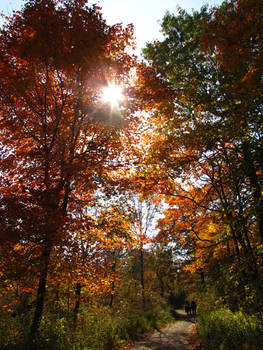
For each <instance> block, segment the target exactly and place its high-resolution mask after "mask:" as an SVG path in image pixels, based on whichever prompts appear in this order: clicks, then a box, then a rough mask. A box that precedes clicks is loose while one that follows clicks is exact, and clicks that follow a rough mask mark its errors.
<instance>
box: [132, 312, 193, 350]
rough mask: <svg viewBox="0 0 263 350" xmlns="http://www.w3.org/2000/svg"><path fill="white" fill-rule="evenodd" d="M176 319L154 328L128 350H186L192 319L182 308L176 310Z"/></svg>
mask: <svg viewBox="0 0 263 350" xmlns="http://www.w3.org/2000/svg"><path fill="white" fill-rule="evenodd" d="M176 313H177V314H178V320H177V321H175V322H173V323H170V324H169V325H167V326H166V327H164V328H162V329H160V330H156V331H155V332H154V333H153V334H152V335H150V336H149V337H147V338H146V339H144V340H142V341H139V342H138V343H136V344H135V345H134V346H133V347H132V348H131V349H130V350H150V349H153V350H187V346H188V340H187V338H188V336H189V333H190V331H191V329H192V328H193V327H194V324H195V322H194V319H193V318H190V317H187V316H186V315H185V312H184V311H183V310H177V311H176Z"/></svg>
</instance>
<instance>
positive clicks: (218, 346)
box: [198, 309, 263, 350]
mask: <svg viewBox="0 0 263 350" xmlns="http://www.w3.org/2000/svg"><path fill="white" fill-rule="evenodd" d="M198 334H199V337H200V339H201V340H202V341H203V343H204V348H205V349H206V350H211V349H213V350H262V344H263V325H262V324H261V323H260V321H259V320H258V319H257V318H256V317H255V316H248V315H245V314H243V313H242V312H240V311H239V312H235V313H233V312H231V311H230V310H229V309H219V310H217V311H212V312H210V313H206V314H205V313H203V314H201V315H200V316H199V317H198ZM260 344H261V345H260Z"/></svg>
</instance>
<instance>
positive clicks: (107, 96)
mask: <svg viewBox="0 0 263 350" xmlns="http://www.w3.org/2000/svg"><path fill="white" fill-rule="evenodd" d="M102 99H103V101H105V102H107V103H109V104H110V105H111V106H112V107H118V106H119V104H120V102H121V100H123V94H122V88H121V87H120V86H119V85H115V84H109V85H108V86H107V87H105V88H104V89H103V90H102Z"/></svg>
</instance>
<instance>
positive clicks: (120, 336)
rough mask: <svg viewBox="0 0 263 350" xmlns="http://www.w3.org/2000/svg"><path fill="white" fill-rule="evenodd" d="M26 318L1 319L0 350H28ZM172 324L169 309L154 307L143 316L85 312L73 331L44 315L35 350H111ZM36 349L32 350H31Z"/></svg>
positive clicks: (68, 323) (67, 322) (68, 322)
mask: <svg viewBox="0 0 263 350" xmlns="http://www.w3.org/2000/svg"><path fill="white" fill-rule="evenodd" d="M29 318H30V316H29V315H27V316H26V317H25V316H24V317H18V316H16V317H13V316H11V315H10V314H8V315H5V316H1V322H0V349H2V348H4V349H5V350H31V347H30V345H29V343H28V339H27V338H26V334H28V332H29V325H30V322H29ZM172 320H173V318H172V316H171V314H170V312H169V308H168V307H165V308H164V307H163V305H159V304H156V306H154V307H152V308H151V309H149V310H148V311H146V312H143V311H142V310H138V309H137V310H136V309H134V310H133V311H131V309H130V310H129V311H128V312H127V311H124V312H123V310H120V312H116V311H115V312H112V310H111V309H110V308H108V307H99V306H97V307H92V308H91V309H86V308H84V309H83V310H82V311H81V312H80V314H79V318H78V324H77V328H76V329H74V326H73V318H72V317H71V315H68V316H67V317H58V316H57V315H56V314H52V313H46V314H45V315H44V317H43V320H42V323H41V328H40V330H39V334H38V337H37V339H36V341H35V344H34V347H36V348H37V349H38V350H88V349H89V350H93V349H94V350H101V349H112V348H113V347H114V346H116V345H120V344H122V343H123V342H125V341H127V340H128V339H134V338H136V337H137V336H138V335H139V334H141V333H143V332H145V331H147V330H149V329H153V328H156V327H158V328H159V327H161V326H163V325H164V324H166V323H168V322H171V321H172ZM34 349H35V348H34Z"/></svg>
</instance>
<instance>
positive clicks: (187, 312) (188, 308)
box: [184, 301, 191, 316]
mask: <svg viewBox="0 0 263 350" xmlns="http://www.w3.org/2000/svg"><path fill="white" fill-rule="evenodd" d="M184 310H185V313H186V315H187V316H188V315H189V313H190V311H191V307H190V305H189V303H188V301H187V302H186V303H185V306H184Z"/></svg>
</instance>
